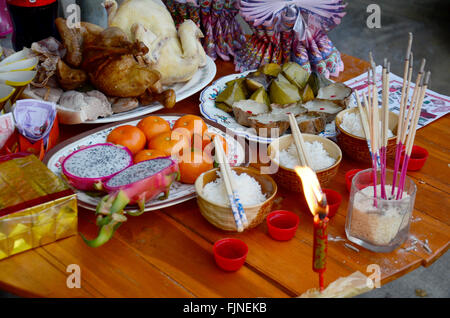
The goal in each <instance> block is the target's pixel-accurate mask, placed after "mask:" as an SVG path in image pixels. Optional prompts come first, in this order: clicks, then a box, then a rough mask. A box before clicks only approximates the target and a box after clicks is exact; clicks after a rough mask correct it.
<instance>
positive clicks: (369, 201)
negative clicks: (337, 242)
mask: <svg viewBox="0 0 450 318" xmlns="http://www.w3.org/2000/svg"><path fill="white" fill-rule="evenodd" d="M393 173H394V172H393V171H392V170H390V169H386V179H385V181H386V182H385V184H384V185H381V183H380V182H377V185H376V188H377V189H376V190H375V189H374V183H373V171H372V169H367V170H363V171H360V172H358V173H357V174H356V175H355V177H354V178H353V180H352V187H351V192H350V201H349V206H348V213H347V220H346V224H345V232H346V234H347V238H348V239H349V240H350V241H352V242H354V243H356V244H358V245H360V246H362V247H365V248H367V249H369V250H371V251H374V252H383V253H388V252H391V251H393V250H394V249H396V248H397V247H399V246H400V245H401V244H403V243H404V242H405V240H406V239H407V237H408V232H409V226H410V220H411V216H412V211H413V209H414V200H415V197H416V191H417V187H416V185H415V183H414V182H413V181H412V180H411V179H410V178H409V177H406V179H405V184H404V187H403V189H402V191H403V192H402V195H401V199H397V191H394V194H391V193H392V180H393ZM377 174H378V178H377V180H380V179H381V178H380V170H378V171H377ZM382 186H384V187H385V193H387V194H388V195H387V197H386V198H385V199H382V198H381V193H382V191H381V187H382ZM395 190H397V188H395ZM375 192H376V193H377V195H376V196H375V195H374V193H375Z"/></svg>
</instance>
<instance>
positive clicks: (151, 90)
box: [55, 18, 176, 108]
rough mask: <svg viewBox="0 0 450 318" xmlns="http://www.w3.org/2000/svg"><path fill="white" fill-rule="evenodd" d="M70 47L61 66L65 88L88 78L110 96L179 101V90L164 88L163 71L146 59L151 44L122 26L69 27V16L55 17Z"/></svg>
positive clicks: (166, 103)
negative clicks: (134, 35)
mask: <svg viewBox="0 0 450 318" xmlns="http://www.w3.org/2000/svg"><path fill="white" fill-rule="evenodd" d="M55 23H56V26H57V28H58V31H59V33H60V35H61V38H62V40H63V44H64V47H65V48H66V50H67V53H66V55H65V56H64V59H63V61H59V63H58V66H57V71H56V74H57V78H58V81H59V83H60V85H61V87H63V88H64V89H71V90H73V89H76V88H78V87H80V86H81V85H83V84H84V82H86V81H87V80H88V79H89V81H90V82H91V83H92V85H94V86H95V87H96V89H98V90H99V91H101V92H102V93H104V94H105V95H107V96H109V97H122V98H138V99H139V100H140V101H141V103H142V104H144V105H146V104H148V103H150V102H152V101H159V102H161V103H162V104H163V105H164V106H165V107H167V108H170V107H173V106H174V105H175V101H176V98H175V92H174V91H173V90H172V89H169V90H166V91H163V89H162V85H161V81H160V79H161V74H160V73H159V72H158V71H157V70H154V69H152V68H151V67H150V66H149V65H148V64H147V63H145V62H144V56H145V55H146V54H147V53H148V52H149V49H148V47H147V46H146V45H145V44H144V43H143V42H141V41H130V40H129V38H128V36H127V34H126V33H125V32H124V31H123V30H122V29H120V28H117V27H109V28H107V29H103V28H101V27H99V26H96V25H94V24H90V23H84V22H82V23H81V27H80V28H69V27H68V26H67V23H66V20H65V19H62V18H58V19H56V21H55Z"/></svg>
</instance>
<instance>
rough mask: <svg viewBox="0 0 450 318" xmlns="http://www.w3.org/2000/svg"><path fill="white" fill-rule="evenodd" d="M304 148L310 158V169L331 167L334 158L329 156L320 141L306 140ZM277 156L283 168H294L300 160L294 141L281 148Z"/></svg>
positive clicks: (316, 169)
mask: <svg viewBox="0 0 450 318" xmlns="http://www.w3.org/2000/svg"><path fill="white" fill-rule="evenodd" d="M305 150H306V153H307V154H308V158H309V159H310V163H311V169H313V170H315V171H318V170H322V169H326V168H328V167H331V166H332V165H334V164H335V162H336V159H334V158H332V157H330V155H329V154H328V152H327V151H326V150H325V149H324V148H323V145H322V143H320V142H318V141H314V142H308V141H306V142H305ZM279 157H280V159H279V160H280V164H281V165H282V166H283V167H285V168H288V169H294V168H295V167H296V166H300V160H299V159H298V155H297V149H296V148H295V144H294V143H292V144H291V145H290V146H289V147H288V148H286V149H283V150H281V151H280V156H279Z"/></svg>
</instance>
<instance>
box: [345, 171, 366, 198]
mask: <svg viewBox="0 0 450 318" xmlns="http://www.w3.org/2000/svg"><path fill="white" fill-rule="evenodd" d="M362 170H363V169H352V170H349V171H347V173H346V174H345V185H346V186H347V191H348V192H350V190H351V189H352V180H353V177H354V176H355V174H357V173H358V172H360V171H362Z"/></svg>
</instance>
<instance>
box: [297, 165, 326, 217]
mask: <svg viewBox="0 0 450 318" xmlns="http://www.w3.org/2000/svg"><path fill="white" fill-rule="evenodd" d="M295 172H296V173H297V175H298V176H299V177H300V179H301V180H302V186H303V194H304V195H305V199H306V202H307V203H308V207H309V210H310V211H311V213H312V214H313V215H316V214H317V213H320V212H321V211H323V212H325V213H326V214H328V206H327V205H326V197H325V195H324V194H323V192H322V189H321V188H320V183H319V179H317V175H316V173H315V172H314V171H313V170H312V169H311V168H310V167H295Z"/></svg>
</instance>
